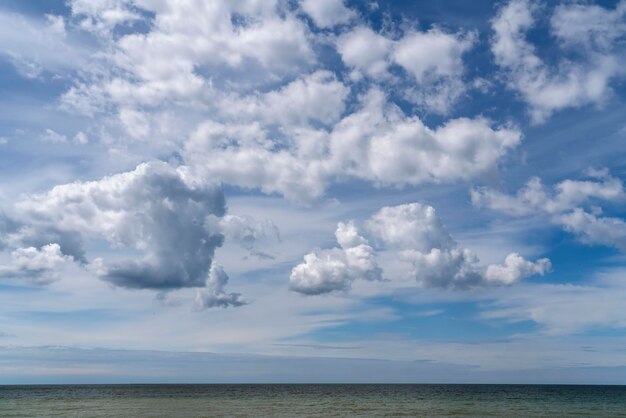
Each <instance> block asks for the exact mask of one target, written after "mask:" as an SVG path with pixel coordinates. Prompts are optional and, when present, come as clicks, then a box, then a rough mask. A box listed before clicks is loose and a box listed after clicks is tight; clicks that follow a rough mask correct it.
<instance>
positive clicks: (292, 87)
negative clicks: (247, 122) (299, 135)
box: [220, 71, 349, 130]
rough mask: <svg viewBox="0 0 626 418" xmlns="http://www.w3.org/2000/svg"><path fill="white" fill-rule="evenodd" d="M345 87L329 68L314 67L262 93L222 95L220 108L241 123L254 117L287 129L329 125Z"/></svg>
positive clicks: (341, 104) (336, 115)
mask: <svg viewBox="0 0 626 418" xmlns="http://www.w3.org/2000/svg"><path fill="white" fill-rule="evenodd" d="M348 93H349V89H348V88H347V87H346V86H345V85H344V84H343V83H341V82H340V81H338V80H337V77H336V76H335V75H334V74H333V73H332V72H330V71H315V72H313V73H311V74H307V75H304V76H302V77H299V78H297V79H295V80H294V81H292V82H290V83H288V84H286V85H285V86H283V87H280V88H278V89H276V90H272V91H269V92H267V93H265V94H255V95H248V96H236V95H229V96H226V97H225V98H224V99H223V100H222V101H221V108H220V112H221V113H222V114H223V115H224V116H226V117H227V118H229V119H233V120H236V121H238V122H239V123H241V121H242V120H244V119H251V120H256V121H258V122H262V123H266V124H269V125H278V126H280V127H281V129H284V130H291V129H294V127H298V126H310V125H311V124H324V125H331V124H333V123H335V122H337V121H338V120H339V119H340V117H341V115H342V113H343V112H344V110H345V100H346V97H347V95H348Z"/></svg>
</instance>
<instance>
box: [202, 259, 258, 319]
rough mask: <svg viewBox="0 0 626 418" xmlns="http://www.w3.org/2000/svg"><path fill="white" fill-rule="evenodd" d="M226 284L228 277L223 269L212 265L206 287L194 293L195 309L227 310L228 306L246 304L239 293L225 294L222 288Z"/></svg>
mask: <svg viewBox="0 0 626 418" xmlns="http://www.w3.org/2000/svg"><path fill="white" fill-rule="evenodd" d="M227 283H228V275H227V274H226V272H224V269H223V268H222V267H221V266H219V265H217V264H215V263H213V265H211V270H209V276H208V278H207V281H206V286H205V287H204V288H202V289H198V290H197V293H196V300H195V308H196V309H197V310H203V309H208V308H228V307H229V306H233V307H237V306H243V305H245V304H246V303H247V302H246V301H245V300H244V299H243V298H242V297H241V295H240V294H239V293H226V292H225V291H224V287H225V286H226V284H227Z"/></svg>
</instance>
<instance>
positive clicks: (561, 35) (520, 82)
mask: <svg viewBox="0 0 626 418" xmlns="http://www.w3.org/2000/svg"><path fill="white" fill-rule="evenodd" d="M544 9H545V7H544V6H540V5H539V4H538V3H536V2H532V1H529V0H513V1H510V2H509V3H507V4H506V5H504V6H503V7H501V8H500V10H499V12H498V15H497V16H496V17H495V18H494V19H493V20H492V22H491V24H492V28H493V31H494V33H495V35H494V37H493V40H492V45H491V50H492V52H493V54H494V56H495V60H496V64H498V66H500V68H501V69H502V70H503V72H504V74H505V76H506V79H507V83H508V86H509V88H511V89H512V90H515V91H517V92H518V93H519V94H520V96H521V98H522V100H524V101H525V102H526V103H527V104H528V106H529V107H530V115H531V118H532V120H533V121H534V122H536V123H540V122H543V121H545V120H546V118H548V117H549V116H550V115H551V114H552V113H554V112H556V111H559V110H562V109H566V108H576V107H581V106H584V105H589V104H595V105H602V104H603V103H605V102H606V100H607V98H608V97H609V96H610V95H611V83H612V82H613V81H614V80H615V79H617V78H621V77H623V76H624V75H625V74H626V73H625V72H624V70H623V69H624V64H625V62H624V54H623V48H624V42H623V41H624V35H626V25H624V17H625V16H626V3H625V2H624V1H621V2H620V3H618V5H617V7H616V8H615V9H614V10H609V9H605V8H603V7H601V6H598V5H591V4H579V3H567V4H561V5H559V6H557V7H556V8H555V10H554V13H553V15H552V17H551V19H550V31H551V34H552V35H553V36H554V37H555V38H556V39H557V40H558V41H559V45H560V47H561V49H562V54H563V58H561V59H560V60H558V62H557V64H556V65H554V66H550V65H549V64H546V63H545V62H544V61H543V60H542V59H541V58H540V56H539V55H538V54H537V51H536V48H535V46H534V45H532V44H531V43H530V42H529V41H528V40H527V36H526V34H527V32H528V31H529V30H531V29H532V28H533V27H534V26H535V25H536V19H537V17H538V16H539V15H540V14H542V13H544ZM572 52H574V54H573V55H574V56H576V58H574V59H572V58H570V57H571V56H572V54H571V53H572ZM565 56H568V58H565Z"/></svg>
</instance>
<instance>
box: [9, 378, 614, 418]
mask: <svg viewBox="0 0 626 418" xmlns="http://www.w3.org/2000/svg"><path fill="white" fill-rule="evenodd" d="M0 416H2V417H569V416H572V417H626V386H581V385H563V386H561V385H465V384H463V385H450V384H445V385H443V384H442V385H440V384H436V385H430V384H420V385H387V384H384V385H375V384H364V385H350V384H329V385H321V384H320V385H317V384H316V385H309V384H266V385H263V384H254V385H239V384H232V385H216V384H210V385H49V386H48V385H36V386H26V385H22V386H0Z"/></svg>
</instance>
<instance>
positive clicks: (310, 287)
mask: <svg viewBox="0 0 626 418" xmlns="http://www.w3.org/2000/svg"><path fill="white" fill-rule="evenodd" d="M335 237H336V238H337V242H338V243H339V246H340V248H332V249H328V250H315V251H314V252H312V253H309V254H307V255H305V256H304V262H303V263H301V264H299V265H297V266H296V267H294V268H293V270H292V271H291V276H290V277H289V284H290V288H291V290H293V291H296V292H298V293H302V294H305V295H319V294H324V293H330V292H333V291H345V290H348V289H350V287H351V286H352V282H353V281H355V280H357V279H363V280H381V274H382V271H381V269H380V267H378V264H377V262H376V258H375V254H374V249H373V248H372V247H371V246H370V245H369V244H368V242H367V240H366V239H365V238H363V237H362V236H361V235H359V232H358V229H357V228H356V226H355V225H354V223H352V222H349V223H347V224H344V223H339V225H338V226H337V230H336V231H335Z"/></svg>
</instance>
